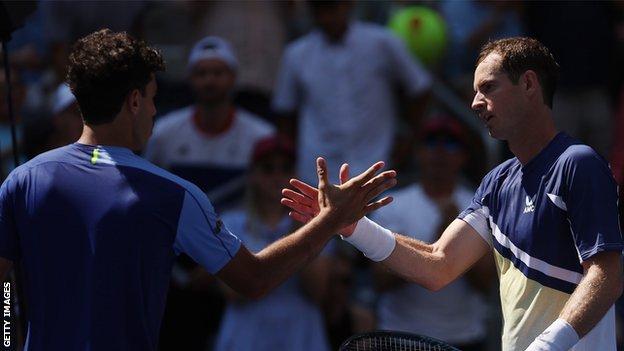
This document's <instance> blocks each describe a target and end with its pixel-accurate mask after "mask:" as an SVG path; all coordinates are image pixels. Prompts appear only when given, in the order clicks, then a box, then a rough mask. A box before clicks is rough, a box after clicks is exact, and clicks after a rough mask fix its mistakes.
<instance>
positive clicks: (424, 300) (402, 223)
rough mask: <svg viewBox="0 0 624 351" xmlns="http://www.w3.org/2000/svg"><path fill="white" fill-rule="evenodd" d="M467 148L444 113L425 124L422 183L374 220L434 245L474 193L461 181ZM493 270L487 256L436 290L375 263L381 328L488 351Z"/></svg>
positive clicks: (420, 148)
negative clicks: (487, 298)
mask: <svg viewBox="0 0 624 351" xmlns="http://www.w3.org/2000/svg"><path fill="white" fill-rule="evenodd" d="M467 147H468V145H467V144H466V135H465V131H464V128H463V126H462V125H461V124H460V123H459V122H457V121H456V120H454V119H452V118H451V117H449V116H446V115H439V116H434V117H433V118H431V119H429V120H427V121H426V122H425V123H424V124H423V128H422V130H421V133H420V135H419V138H418V144H417V149H416V153H415V156H416V159H417V160H418V166H419V168H418V169H419V171H420V181H419V182H418V183H412V184H410V185H408V186H406V187H403V188H401V189H397V190H395V191H393V192H392V196H393V197H394V205H393V206H390V207H386V208H383V209H380V210H379V211H377V212H376V213H375V215H374V216H373V218H374V219H375V221H376V222H377V223H379V224H381V225H383V226H385V227H387V228H389V229H391V230H392V231H394V232H396V233H409V234H406V235H409V236H410V237H412V238H414V239H416V240H420V241H423V242H434V241H436V240H437V239H438V237H439V235H440V233H442V231H443V230H444V228H446V226H448V224H449V223H450V222H452V221H453V219H455V217H457V215H458V214H459V212H460V210H459V209H461V208H466V207H467V206H468V205H470V202H471V201H472V195H473V194H474V190H473V189H470V188H468V187H467V186H465V185H463V184H462V182H461V171H462V168H463V166H464V165H465V164H466V161H467V156H468V154H467ZM488 268H489V269H488ZM493 270H494V266H493V265H492V257H491V256H487V257H486V258H485V259H484V260H482V261H481V262H480V263H479V264H478V265H476V266H475V267H474V268H473V269H472V270H471V271H469V272H468V274H467V276H466V277H463V278H460V279H458V280H456V281H454V282H453V283H451V284H449V285H448V286H446V287H445V288H443V289H441V290H439V291H437V292H432V291H428V290H427V289H425V288H423V287H421V286H419V285H417V284H414V283H408V282H407V281H405V280H403V279H401V278H399V277H398V276H396V275H394V274H391V273H390V272H388V270H387V269H385V268H383V267H382V266H381V265H379V264H374V265H373V273H374V274H373V276H374V278H375V283H376V284H375V286H376V287H377V289H378V290H379V292H380V295H379V300H378V303H377V320H378V326H377V327H378V328H379V329H384V330H400V331H405V332H410V333H416V334H421V335H427V336H431V337H434V338H438V339H441V340H444V341H446V342H449V343H451V344H453V345H454V346H456V347H457V348H459V349H461V350H464V351H472V350H484V349H485V348H486V345H485V343H484V340H485V337H486V331H487V330H486V317H487V305H486V303H485V300H484V296H483V293H487V292H488V287H489V286H490V284H489V283H491V282H492V281H494V279H495V277H494V272H493ZM488 278H489V281H488ZM479 289H480V290H479ZM415 316H418V317H417V318H416V317H415ZM440 316H444V318H440Z"/></svg>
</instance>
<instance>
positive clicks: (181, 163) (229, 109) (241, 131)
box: [145, 37, 274, 350]
mask: <svg viewBox="0 0 624 351" xmlns="http://www.w3.org/2000/svg"><path fill="white" fill-rule="evenodd" d="M237 67H238V62H237V60H236V57H235V56H234V53H233V51H232V50H231V48H230V46H229V44H228V43H227V42H226V41H224V40H223V39H220V38H217V37H206V38H204V39H202V40H200V41H199V42H197V44H196V45H195V46H194V47H193V49H192V50H191V54H190V56H189V61H188V72H189V82H190V84H191V87H192V89H193V92H194V95H195V104H193V105H191V106H188V107H185V108H182V109H179V110H175V111H173V112H171V113H169V114H167V115H165V116H163V117H162V118H161V119H160V120H159V121H157V122H156V125H155V126H154V131H153V134H152V137H151V139H150V141H149V143H148V146H147V148H146V151H145V156H146V158H147V159H149V160H150V161H152V162H154V163H155V164H157V165H159V166H161V167H163V168H165V169H167V170H169V171H171V172H172V173H175V174H176V175H178V176H181V177H182V178H185V179H187V180H189V181H191V182H193V183H195V184H196V185H197V186H199V187H200V188H201V189H202V190H203V191H205V192H210V191H212V193H210V195H211V200H212V201H213V202H212V203H213V205H214V206H215V207H216V208H218V209H219V208H223V206H225V205H226V204H232V203H233V202H235V201H237V200H240V198H241V197H242V194H243V187H244V184H245V182H244V178H243V176H244V174H245V172H246V171H247V169H248V167H249V162H250V159H251V154H252V151H253V146H254V144H255V143H256V142H257V141H258V140H260V139H262V138H265V137H267V136H270V135H273V134H274V128H273V127H272V126H271V125H269V124H268V123H267V122H265V121H263V120H261V119H259V118H257V117H256V116H254V115H252V114H251V113H249V112H247V111H245V110H243V109H240V108H237V107H235V106H234V105H233V104H232V100H231V93H232V89H233V87H234V83H235V82H236V72H237ZM219 187H221V188H220V189H226V191H223V192H215V190H216V189H217V188H219ZM228 189H229V190H228ZM231 189H234V190H231ZM230 190H231V191H230ZM223 306H224V300H223V297H222V295H221V293H220V292H219V291H218V289H217V286H216V284H215V281H214V279H213V278H212V277H211V276H210V275H209V274H208V273H207V272H206V271H205V270H203V269H202V268H200V267H199V266H197V265H196V264H195V263H194V262H193V261H192V260H190V259H188V258H187V257H186V256H181V258H180V259H179V260H178V262H176V265H175V266H174V269H173V277H172V286H171V288H170V292H169V298H168V300H167V307H166V311H165V317H164V320H163V327H162V334H161V345H162V346H161V347H162V349H163V350H170V349H171V350H178V349H185V350H196V349H201V348H203V347H204V345H206V343H210V340H209V339H210V338H211V337H212V335H211V334H213V333H214V332H215V331H216V329H217V327H218V325H219V319H220V315H221V311H222V309H223ZM207 330H208V331H209V332H208V333H207V332H206V331H207Z"/></svg>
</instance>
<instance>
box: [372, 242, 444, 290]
mask: <svg viewBox="0 0 624 351" xmlns="http://www.w3.org/2000/svg"><path fill="white" fill-rule="evenodd" d="M395 235H396V247H395V249H394V251H393V252H392V254H391V255H390V256H389V257H388V258H387V259H386V260H384V261H383V262H382V263H383V264H384V265H385V266H386V267H388V269H390V270H392V271H393V272H394V273H396V274H397V275H399V276H400V277H402V278H403V279H405V280H407V281H410V282H413V283H417V284H420V285H422V286H423V287H425V288H427V289H430V290H439V289H440V288H442V287H443V286H444V285H446V284H448V282H449V281H447V279H445V276H446V274H445V273H444V267H445V260H444V256H443V255H441V254H440V253H438V252H436V251H435V246H434V245H429V244H426V243H424V242H422V241H418V240H416V239H412V238H409V237H406V236H403V235H398V234H395Z"/></svg>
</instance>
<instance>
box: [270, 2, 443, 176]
mask: <svg viewBox="0 0 624 351" xmlns="http://www.w3.org/2000/svg"><path fill="white" fill-rule="evenodd" d="M309 4H310V8H311V9H312V13H313V15H314V19H315V22H316V24H317V27H318V29H316V30H314V31H312V32H311V33H309V34H307V35H305V36H304V37H302V38H300V39H298V40H296V41H295V42H293V43H292V44H290V45H289V46H288V48H287V49H286V51H285V52H284V55H283V57H282V63H281V69H280V73H279V76H278V79H277V86H276V89H275V91H274V97H273V109H274V110H275V111H276V113H277V114H278V115H281V116H282V122H283V123H282V124H283V125H282V127H283V128H284V129H285V130H286V131H287V132H289V133H293V134H295V133H294V125H293V123H294V120H295V117H298V122H297V123H298V133H297V134H298V136H297V138H298V155H297V173H298V175H299V177H302V179H303V180H305V181H313V180H314V179H313V177H311V175H312V176H313V175H314V169H313V168H310V167H311V166H310V165H313V161H314V157H316V155H323V157H325V158H326V159H327V163H328V166H329V169H333V170H336V169H338V167H340V164H341V163H342V162H348V163H349V164H350V165H351V167H352V170H353V172H359V171H360V170H363V169H365V168H366V167H367V165H368V164H370V163H371V162H375V161H376V160H388V159H389V157H390V155H391V151H392V147H393V141H394V137H395V132H396V126H395V124H396V122H397V120H396V117H397V116H398V115H399V106H398V104H397V100H399V95H400V94H397V90H398V89H400V91H401V92H402V95H405V96H406V97H407V98H408V99H409V102H410V103H409V106H407V108H406V109H405V110H406V111H407V113H406V114H407V115H408V116H407V117H408V119H409V124H411V128H414V129H417V125H418V124H419V119H420V115H421V112H422V110H423V109H424V107H425V106H426V103H425V100H426V97H427V94H426V93H427V92H428V90H429V87H430V86H431V76H430V75H429V73H428V72H427V71H426V70H425V69H424V68H423V67H422V66H421V65H420V64H419V63H418V62H417V61H416V59H415V58H413V57H411V56H410V54H409V52H408V51H407V49H406V48H405V46H404V44H403V43H402V42H401V41H400V40H399V39H398V38H396V37H394V36H393V34H392V33H390V32H389V31H388V30H387V29H385V28H383V27H380V26H377V25H374V24H368V23H361V22H357V21H352V20H351V19H350V16H349V15H350V10H351V7H352V4H351V3H350V2H348V1H329V2H328V1H324V2H313V1H311V2H309Z"/></svg>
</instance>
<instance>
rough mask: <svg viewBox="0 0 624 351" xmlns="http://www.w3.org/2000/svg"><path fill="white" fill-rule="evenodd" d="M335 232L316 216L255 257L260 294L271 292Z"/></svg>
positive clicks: (308, 260)
mask: <svg viewBox="0 0 624 351" xmlns="http://www.w3.org/2000/svg"><path fill="white" fill-rule="evenodd" d="M334 232H335V228H334V226H332V225H331V224H329V223H327V222H325V221H324V220H323V219H321V218H319V217H317V218H314V219H313V220H311V221H310V222H309V223H307V224H306V225H305V226H303V227H301V228H299V229H298V230H296V231H295V232H294V233H292V234H290V235H287V236H285V237H283V238H281V239H280V240H278V241H276V242H274V243H273V244H271V245H269V246H268V247H266V248H265V249H264V250H262V251H260V252H259V253H258V254H256V255H255V258H256V264H255V265H254V276H255V277H254V279H256V280H258V281H260V282H262V283H261V285H262V288H261V290H262V292H263V293H264V292H266V291H269V290H272V289H273V288H274V287H276V286H277V285H279V284H280V283H282V282H283V281H284V280H286V279H287V278H288V277H290V276H291V275H292V274H293V273H295V272H296V271H298V270H300V269H301V268H303V266H304V265H305V264H306V263H308V262H310V261H311V260H313V259H314V258H315V257H316V256H318V254H319V253H320V252H321V250H322V249H323V247H325V245H326V244H327V242H328V241H329V239H331V237H332V236H333V233H334Z"/></svg>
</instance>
